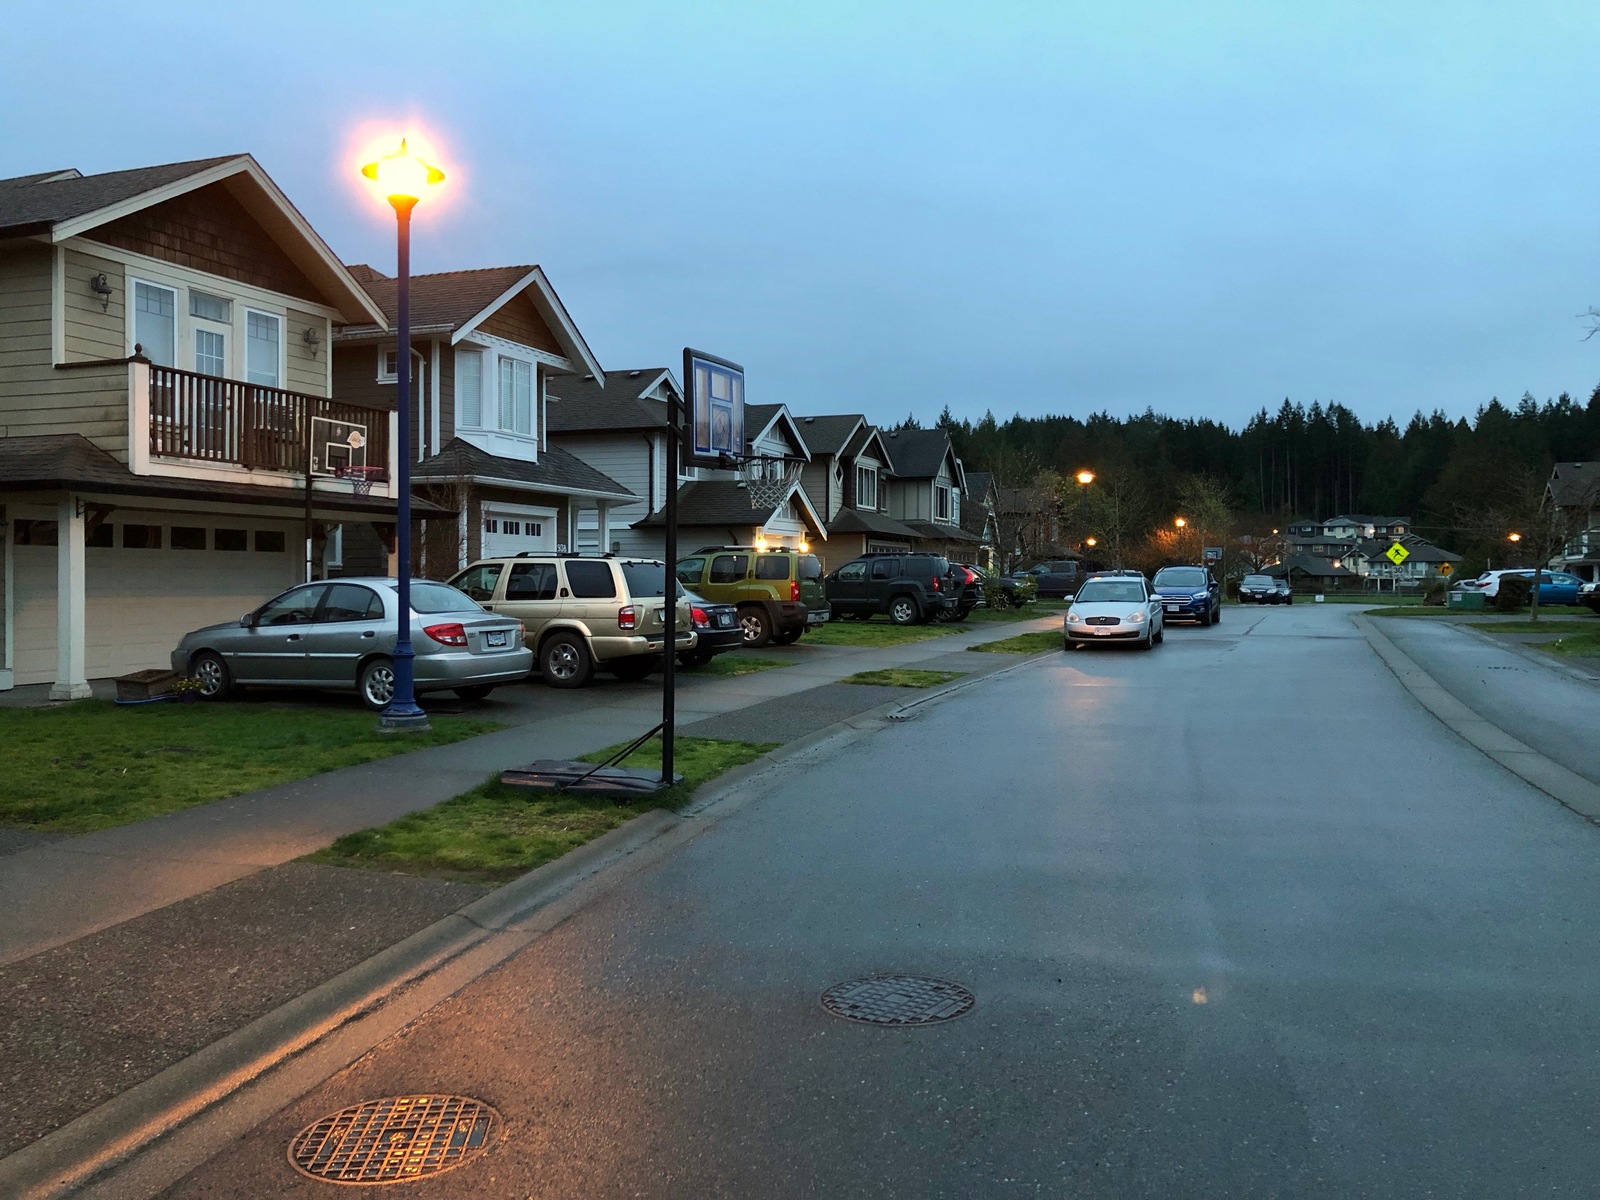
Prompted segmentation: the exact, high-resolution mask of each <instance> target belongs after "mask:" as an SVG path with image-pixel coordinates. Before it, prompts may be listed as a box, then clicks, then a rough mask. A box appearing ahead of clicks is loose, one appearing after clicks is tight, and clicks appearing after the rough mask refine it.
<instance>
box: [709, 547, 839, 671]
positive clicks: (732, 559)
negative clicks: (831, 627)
mask: <svg viewBox="0 0 1600 1200" xmlns="http://www.w3.org/2000/svg"><path fill="white" fill-rule="evenodd" d="M678 582H680V583H681V584H683V586H684V587H686V588H690V589H691V590H693V591H695V592H698V593H699V594H700V595H702V596H704V597H705V598H706V599H707V600H713V601H716V602H717V603H719V604H732V605H734V606H736V607H737V608H738V610H739V626H740V628H741V629H743V631H744V644H745V645H746V646H750V647H752V648H754V647H757V646H765V645H766V644H767V643H768V642H776V643H777V644H778V645H780V646H787V645H788V644H789V643H791V642H794V641H797V640H799V638H800V635H801V634H803V633H805V631H806V630H807V629H810V628H812V627H813V626H815V625H821V624H823V623H824V622H825V621H827V619H828V598H827V595H826V594H825V592H824V590H823V586H822V564H821V563H820V562H818V561H817V556H816V555H815V554H810V553H803V552H801V551H799V550H785V549H781V548H779V549H775V550H757V549H756V548H755V547H753V546H706V547H704V548H702V549H701V550H699V551H698V552H696V553H695V554H692V555H689V556H687V557H685V558H680V559H679V560H678Z"/></svg>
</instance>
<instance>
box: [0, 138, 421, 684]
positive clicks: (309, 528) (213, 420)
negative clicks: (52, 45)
mask: <svg viewBox="0 0 1600 1200" xmlns="http://www.w3.org/2000/svg"><path fill="white" fill-rule="evenodd" d="M362 322H366V323H370V324H372V325H373V326H374V327H375V328H382V327H383V326H384V324H385V322H386V318H385V316H384V314H383V312H382V311H381V309H380V308H379V307H378V306H377V305H376V304H374V303H373V301H372V300H371V298H370V297H369V296H368V295H367V293H366V292H365V291H364V290H363V289H362V287H361V286H360V285H359V284H358V283H357V281H356V280H355V279H354V278H353V277H352V276H351V274H350V272H349V271H348V270H346V269H345V267H344V265H343V264H342V263H340V261H339V259H338V258H337V256H335V255H334V254H333V252H332V251H331V250H330V249H329V248H328V246H327V245H326V244H324V242H323V241H322V239H321V238H320V237H318V235H317V234H316V232H315V231H314V230H313V229H312V228H311V227H310V226H309V225H308V224H307V223H306V221H305V218H304V217H303V216H301V214H300V213H299V211H298V210H297V209H296V208H295V206H294V205H293V204H291V203H290V202H289V200H288V199H287V197H285V196H284V195H283V193H282V192H281V191H280V190H279V189H278V187H277V185H276V184H274V183H273V182H272V180H271V179H270V178H268V176H267V174H266V172H265V171H263V170H262V169H261V166H260V165H259V164H258V163H257V162H256V161H255V160H254V159H253V158H251V157H250V156H249V155H247V154H240V155H230V156H227V157H223V158H210V159H201V160H197V161H193V162H183V163H171V164H166V165H163V166H155V167H145V168H140V169H136V170H128V171H114V172H109V173H106V174H101V175H87V176H86V175H83V174H81V173H80V172H78V171H76V170H61V171H52V172H45V173H41V174H35V175H26V176H21V177H17V178H12V179H6V180H0V552H3V557H4V564H3V565H4V570H3V571H0V613H3V619H0V687H9V686H12V685H18V684H35V683H48V684H50V685H51V689H50V695H51V696H52V697H54V698H57V699H71V698H76V697H80V696H85V695H88V694H89V687H88V680H89V679H91V678H99V677H106V676H113V675H118V674H123V673H126V672H129V671H133V670H138V669H141V668H146V667H164V666H166V665H167V663H168V661H169V656H170V653H171V651H172V648H173V647H174V645H176V643H177V641H178V639H179V637H181V636H182V635H183V634H184V633H185V632H187V631H188V630H191V629H194V628H196V627H199V626H202V625H206V624H211V623H215V622H220V621H226V620H235V619H237V618H238V617H239V616H240V615H241V613H243V612H245V611H247V610H249V609H250V608H252V607H254V606H255V605H256V604H258V603H259V602H260V601H261V600H263V599H264V598H266V597H268V596H271V595H272V594H273V593H274V592H276V591H278V590H280V589H282V588H284V587H287V586H289V585H291V584H293V583H295V582H298V581H300V580H303V579H305V578H307V577H308V575H310V574H311V573H312V572H315V571H317V570H320V569H321V567H322V562H321V560H322V558H323V557H324V555H325V553H326V549H327V543H326V537H325V534H326V531H327V530H328V529H329V528H331V527H334V526H337V525H340V524H349V523H367V522H377V523H379V524H382V523H384V522H387V523H388V525H389V527H390V528H392V525H393V521H394V514H395V499H394V495H393V489H392V484H391V483H390V479H391V478H392V470H393V466H394V463H393V460H392V455H391V447H392V446H393V444H394V443H393V429H392V423H393V414H392V413H391V412H389V411H387V410H386V409H385V408H384V407H383V406H381V405H374V404H367V403H363V402H361V401H359V400H347V399H342V398H341V399H339V400H335V399H333V395H334V391H333V377H332V361H331V357H330V351H331V349H332V344H333V328H334V327H335V326H336V325H344V324H352V323H362ZM352 467H355V468H361V467H365V468H368V471H367V472H366V473H367V476H368V477H367V478H365V479H363V480H362V481H361V487H360V488H359V489H358V487H357V485H356V484H355V483H354V482H352V481H351V480H349V479H347V478H345V477H344V476H345V474H346V471H347V469H348V468H352ZM369 489H370V490H369ZM358 491H359V492H360V493H361V494H358Z"/></svg>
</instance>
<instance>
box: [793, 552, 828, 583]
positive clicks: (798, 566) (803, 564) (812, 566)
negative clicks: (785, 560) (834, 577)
mask: <svg viewBox="0 0 1600 1200" xmlns="http://www.w3.org/2000/svg"><path fill="white" fill-rule="evenodd" d="M795 578H796V579H800V580H806V579H821V578H822V564H821V563H820V562H818V561H817V556H816V555H815V554H802V555H801V556H800V557H799V558H797V559H796V560H795Z"/></svg>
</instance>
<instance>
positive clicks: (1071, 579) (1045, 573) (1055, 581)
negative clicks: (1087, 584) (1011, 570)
mask: <svg viewBox="0 0 1600 1200" xmlns="http://www.w3.org/2000/svg"><path fill="white" fill-rule="evenodd" d="M1023 574H1024V575H1031V576H1032V577H1033V579H1034V582H1035V583H1037V584H1038V586H1039V595H1040V596H1041V597H1048V598H1050V599H1055V600H1064V599H1066V598H1067V597H1068V596H1070V595H1072V594H1073V593H1075V592H1076V591H1077V590H1078V584H1079V583H1080V582H1082V580H1083V570H1082V567H1081V566H1080V564H1079V563H1078V561H1077V560H1076V559H1059V560H1053V561H1051V562H1042V563H1039V564H1038V565H1037V566H1032V567H1029V568H1028V569H1027V570H1026V571H1024V572H1023Z"/></svg>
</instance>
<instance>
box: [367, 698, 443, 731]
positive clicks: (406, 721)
mask: <svg viewBox="0 0 1600 1200" xmlns="http://www.w3.org/2000/svg"><path fill="white" fill-rule="evenodd" d="M431 728H432V726H431V725H429V724H428V714H427V713H425V712H423V711H422V709H420V708H418V707H417V706H416V705H415V704H412V705H410V706H409V707H406V708H401V707H400V706H399V705H397V704H391V705H390V706H389V707H388V708H386V709H384V710H383V711H382V712H381V713H379V714H378V732H379V733H426V732H427V731H428V730H429V729H431Z"/></svg>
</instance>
